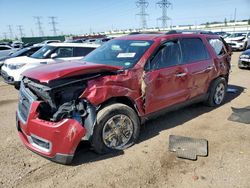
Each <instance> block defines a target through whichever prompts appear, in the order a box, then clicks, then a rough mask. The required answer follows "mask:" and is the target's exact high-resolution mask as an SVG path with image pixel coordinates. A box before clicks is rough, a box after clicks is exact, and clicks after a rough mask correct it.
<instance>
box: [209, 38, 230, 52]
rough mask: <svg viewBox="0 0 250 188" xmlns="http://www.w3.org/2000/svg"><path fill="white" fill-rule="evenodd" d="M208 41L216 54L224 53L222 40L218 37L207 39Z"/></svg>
mask: <svg viewBox="0 0 250 188" xmlns="http://www.w3.org/2000/svg"><path fill="white" fill-rule="evenodd" d="M208 42H209V44H210V45H211V46H212V47H213V49H214V52H215V53H216V55H217V56H221V55H224V54H226V51H225V48H224V45H223V42H222V41H221V40H220V39H208Z"/></svg>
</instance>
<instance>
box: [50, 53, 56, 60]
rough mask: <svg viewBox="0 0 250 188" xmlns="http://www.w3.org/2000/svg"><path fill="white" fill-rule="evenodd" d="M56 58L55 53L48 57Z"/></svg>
mask: <svg viewBox="0 0 250 188" xmlns="http://www.w3.org/2000/svg"><path fill="white" fill-rule="evenodd" d="M57 56H58V54H57V53H53V54H51V55H50V57H51V58H52V59H54V58H56V57H57Z"/></svg>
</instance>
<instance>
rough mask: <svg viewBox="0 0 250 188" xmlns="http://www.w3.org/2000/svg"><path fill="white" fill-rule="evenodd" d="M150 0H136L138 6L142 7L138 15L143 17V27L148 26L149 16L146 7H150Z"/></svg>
mask: <svg viewBox="0 0 250 188" xmlns="http://www.w3.org/2000/svg"><path fill="white" fill-rule="evenodd" d="M148 4H149V3H148V1H147V0H138V1H136V6H137V7H138V8H140V12H139V13H138V14H136V15H138V16H140V18H141V26H142V28H143V29H145V28H147V19H146V18H147V16H148V14H147V13H146V8H147V7H148Z"/></svg>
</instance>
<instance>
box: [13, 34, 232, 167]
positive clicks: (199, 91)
mask: <svg viewBox="0 0 250 188" xmlns="http://www.w3.org/2000/svg"><path fill="white" fill-rule="evenodd" d="M230 60H231V51H230V50H229V48H228V46H226V44H225V42H224V41H223V39H221V38H220V37H219V36H216V35H211V34H206V33H191V34H190V33H189V34H187V33H186V34H184V33H183V32H177V31H172V32H169V33H167V34H134V35H128V36H124V37H120V38H117V39H113V40H111V41H109V42H107V43H106V44H104V45H103V46H101V47H99V48H97V49H96V50H94V51H93V52H91V53H90V54H89V55H87V56H86V57H85V58H84V60H83V61H76V62H71V63H57V64H51V65H47V66H43V67H39V68H35V69H32V70H29V71H27V72H25V73H24V74H23V76H24V78H23V80H22V82H21V88H20V93H19V104H18V109H17V129H18V133H19V136H20V138H21V139H22V142H23V143H24V144H25V145H26V147H27V148H29V149H30V150H32V151H34V152H36V153H38V154H39V155H42V156H44V157H46V158H49V159H51V160H53V161H56V162H59V163H63V164H68V163H70V162H71V160H72V158H73V156H74V153H75V150H76V148H77V146H78V144H79V142H80V141H81V140H88V141H89V142H90V143H91V145H92V146H93V148H94V150H95V151H96V152H97V153H107V152H110V151H114V150H123V149H125V148H127V147H129V146H131V145H133V144H134V143H135V141H136V139H137V138H138V136H139V130H140V125H141V124H142V123H143V122H144V121H145V120H147V119H149V118H151V117H155V116H156V115H159V114H163V113H165V112H167V111H170V110H175V109H177V108H180V107H183V106H186V105H188V104H191V103H194V102H201V101H205V102H206V104H208V105H209V106H219V105H221V104H222V103H223V100H224V97H225V94H226V87H227V83H228V77H229V69H230ZM166 123H167V122H166Z"/></svg>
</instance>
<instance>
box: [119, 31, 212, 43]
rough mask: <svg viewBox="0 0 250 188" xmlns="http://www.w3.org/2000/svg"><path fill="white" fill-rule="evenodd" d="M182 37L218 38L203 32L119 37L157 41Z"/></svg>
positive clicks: (176, 32)
mask: <svg viewBox="0 0 250 188" xmlns="http://www.w3.org/2000/svg"><path fill="white" fill-rule="evenodd" d="M180 36H191V37H201V36H216V35H215V34H214V33H212V32H202V31H193V30H190V31H188V30H187V31H185V30H182V31H178V30H177V31H173V32H172V31H171V32H168V33H157V34H145V33H144V34H131V35H126V36H123V37H119V38H118V39H121V40H153V41H155V40H156V39H159V38H161V37H162V38H166V37H167V38H172V37H180Z"/></svg>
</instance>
